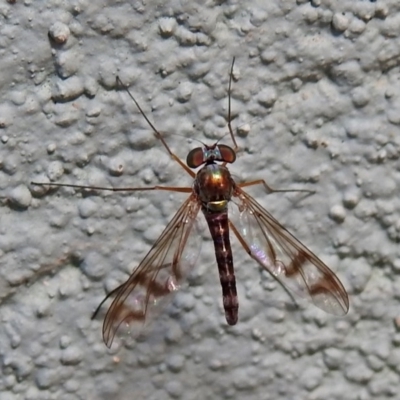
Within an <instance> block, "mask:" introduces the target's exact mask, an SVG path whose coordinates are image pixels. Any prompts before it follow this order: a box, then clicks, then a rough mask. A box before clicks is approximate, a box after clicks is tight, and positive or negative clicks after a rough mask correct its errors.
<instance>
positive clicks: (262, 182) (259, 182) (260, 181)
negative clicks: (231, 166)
mask: <svg viewBox="0 0 400 400" xmlns="http://www.w3.org/2000/svg"><path fill="white" fill-rule="evenodd" d="M255 185H263V186H264V188H265V190H266V192H267V193H268V194H270V193H290V192H300V193H309V194H315V190H308V189H273V188H272V187H271V186H269V185H268V184H267V182H265V180H264V179H257V180H254V181H248V182H243V183H238V186H239V187H240V188H244V187H248V186H255Z"/></svg>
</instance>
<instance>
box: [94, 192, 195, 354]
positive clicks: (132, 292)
mask: <svg viewBox="0 0 400 400" xmlns="http://www.w3.org/2000/svg"><path fill="white" fill-rule="evenodd" d="M199 208H200V205H199V204H198V202H197V201H196V198H195V196H194V195H192V196H190V197H189V198H188V199H187V200H186V201H185V202H184V203H183V205H182V206H181V207H180V209H179V210H178V211H177V213H176V214H175V216H174V217H173V218H172V220H171V221H170V222H169V224H168V225H167V226H166V228H165V229H164V231H163V233H162V234H161V236H160V237H159V238H158V240H157V241H156V243H155V244H154V245H153V247H152V248H151V249H150V251H149V252H148V253H147V255H146V256H145V258H144V259H143V261H142V262H141V263H140V264H139V266H138V267H137V268H136V269H135V270H134V271H133V273H132V275H131V276H130V277H129V279H128V280H127V281H126V282H125V283H123V284H122V285H121V286H119V287H117V288H116V289H114V290H113V291H112V292H110V293H109V294H108V296H107V297H106V298H105V299H104V300H103V301H102V303H101V304H100V305H99V307H98V309H97V310H96V312H95V314H94V316H95V315H96V313H97V311H98V310H99V309H100V307H101V305H102V304H103V303H104V301H105V300H107V299H108V298H109V297H114V300H113V302H112V303H111V305H110V308H109V309H108V311H107V314H106V316H105V319H104V323H103V340H104V343H105V344H106V345H107V346H108V347H110V346H111V344H112V341H113V339H114V336H115V334H116V332H117V330H118V327H119V326H120V325H121V324H122V323H123V322H126V323H127V324H129V325H132V324H134V323H140V324H142V325H143V323H144V322H145V320H146V319H147V317H148V314H150V313H151V312H152V311H154V309H157V308H158V307H159V306H160V305H163V304H164V299H165V298H166V297H167V296H168V295H169V294H171V293H173V292H175V291H176V290H178V289H179V287H180V284H181V282H182V280H183V278H185V277H186V275H187V273H188V272H189V270H190V269H191V268H192V267H193V265H194V263H195V261H196V260H197V257H198V253H199V246H197V249H195V247H196V246H195V245H194V243H193V242H196V239H197V238H196V237H195V236H196V235H190V233H191V230H192V227H193V225H194V223H195V220H196V216H197V214H198V212H199ZM189 236H191V239H190V242H191V244H188V246H186V244H187V242H188V238H189ZM192 238H193V240H192ZM185 247H186V249H185ZM160 303H161V304H160Z"/></svg>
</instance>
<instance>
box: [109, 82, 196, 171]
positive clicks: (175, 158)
mask: <svg viewBox="0 0 400 400" xmlns="http://www.w3.org/2000/svg"><path fill="white" fill-rule="evenodd" d="M116 79H117V83H118V84H120V85H121V86H122V87H123V88H124V89H125V90H126V92H127V93H128V95H129V97H130V98H131V99H132V100H133V102H134V103H135V105H136V107H137V108H138V110H139V112H140V114H142V116H143V118H144V119H145V120H146V122H147V123H148V124H149V126H150V128H151V129H152V130H153V132H154V134H155V135H156V137H157V139H159V140H160V141H161V143H162V144H163V146H164V147H165V149H166V150H167V151H168V153H169V155H170V156H171V157H172V158H173V159H174V160H175V161H176V162H177V163H178V164H179V165H180V166H181V167H182V168H183V169H184V170H185V171H186V172H187V173H188V174H189V175H190V176H191V177H192V178H194V177H195V176H196V173H195V172H193V171H192V170H191V169H190V168H189V167H188V166H187V165H186V164H185V163H184V162H183V161H182V160H181V159H180V158H179V157H178V156H177V155H175V154H174V153H173V152H172V151H171V149H170V148H169V146H168V145H167V143H166V141H165V140H164V138H163V137H162V135H161V133H160V132H159V131H158V130H157V129H156V127H155V126H154V125H153V124H152V123H151V121H150V120H149V119H148V118H147V116H146V114H145V113H144V111H143V110H142V108H141V107H140V105H139V103H138V102H137V101H136V99H135V98H134V97H133V95H132V94H131V92H130V91H129V89H128V88H127V87H126V86H125V85H124V84H123V83H122V81H121V79H119V77H118V76H117V78H116Z"/></svg>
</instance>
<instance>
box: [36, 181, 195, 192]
mask: <svg viewBox="0 0 400 400" xmlns="http://www.w3.org/2000/svg"><path fill="white" fill-rule="evenodd" d="M31 185H35V186H53V187H69V188H76V189H88V190H108V191H110V192H137V191H146V190H165V191H168V192H180V193H191V192H192V191H193V189H192V188H191V187H174V186H150V187H143V188H139V187H122V188H112V187H103V186H86V185H73V184H69V183H53V182H46V183H44V182H31Z"/></svg>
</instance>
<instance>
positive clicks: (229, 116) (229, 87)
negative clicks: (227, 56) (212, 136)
mask: <svg viewBox="0 0 400 400" xmlns="http://www.w3.org/2000/svg"><path fill="white" fill-rule="evenodd" d="M234 64H235V57H233V60H232V65H231V71H230V74H229V86H228V129H229V133H230V135H231V138H232V142H233V144H234V148H233V150H234V151H235V153H236V152H237V151H238V149H239V146H238V145H237V143H236V139H235V135H234V134H233V130H232V124H231V119H232V118H231V92H232V76H233V66H234Z"/></svg>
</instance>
